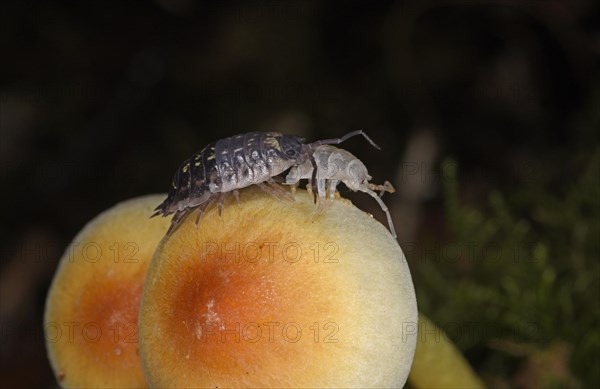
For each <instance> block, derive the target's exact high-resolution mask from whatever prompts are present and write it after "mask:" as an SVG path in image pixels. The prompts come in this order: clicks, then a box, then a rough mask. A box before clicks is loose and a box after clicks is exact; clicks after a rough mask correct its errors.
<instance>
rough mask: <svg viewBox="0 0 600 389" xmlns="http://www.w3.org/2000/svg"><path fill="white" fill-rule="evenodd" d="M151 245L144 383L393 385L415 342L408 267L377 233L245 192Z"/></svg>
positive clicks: (353, 215)
mask: <svg viewBox="0 0 600 389" xmlns="http://www.w3.org/2000/svg"><path fill="white" fill-rule="evenodd" d="M240 198H241V199H240V204H239V205H238V204H236V200H235V198H234V196H229V197H228V198H227V200H226V201H225V206H224V209H223V212H222V215H221V216H219V208H218V207H217V206H215V207H211V208H209V209H208V211H206V213H205V214H204V215H202V217H201V219H200V221H199V223H198V224H196V223H195V221H196V214H192V215H191V216H190V217H188V218H187V219H186V220H184V221H183V223H182V225H181V226H180V227H179V228H178V229H177V230H175V231H174V232H173V234H172V235H170V236H169V237H167V238H165V239H163V240H162V241H161V243H160V244H159V246H158V248H157V250H156V253H155V255H154V258H153V260H152V263H151V265H150V267H149V269H148V273H147V276H146V277H147V278H146V282H145V285H144V292H143V297H142V303H141V307H140V323H139V325H140V333H139V337H140V351H141V357H142V361H143V365H144V372H145V374H146V378H147V380H148V382H149V384H150V385H151V386H155V387H181V388H184V387H211V388H215V387H219V388H221V387H235V388H237V387H294V388H299V387H302V388H310V387H319V388H323V387H347V388H348V387H356V388H366V387H378V388H380V387H393V388H398V387H402V386H403V385H404V383H405V382H406V378H407V376H408V373H409V371H410V367H411V363H412V360H413V356H414V352H415V345H416V339H417V338H416V331H415V330H416V327H417V320H418V317H417V305H416V299H415V292H414V287H413V284H412V280H411V276H410V271H409V268H408V266H407V263H406V260H405V257H404V255H403V253H402V250H401V249H400V247H399V245H398V243H397V242H396V240H395V239H393V238H392V236H391V235H390V233H389V231H388V230H387V228H386V226H385V225H382V224H381V223H380V222H378V221H376V220H375V219H373V218H372V217H371V216H370V215H369V214H367V213H365V212H363V211H361V210H360V209H358V208H356V207H355V206H354V205H352V203H351V202H350V201H347V200H344V199H336V200H334V201H327V203H325V204H324V205H323V206H322V207H318V206H316V205H315V204H314V203H313V198H312V197H311V196H310V195H309V194H308V193H307V192H306V191H304V190H299V191H298V192H297V193H296V196H295V201H290V200H278V199H277V198H275V197H274V196H272V195H269V194H266V193H264V192H261V191H259V190H258V189H256V188H248V189H246V190H243V191H242V192H241V194H240Z"/></svg>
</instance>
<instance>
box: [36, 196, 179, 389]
mask: <svg viewBox="0 0 600 389" xmlns="http://www.w3.org/2000/svg"><path fill="white" fill-rule="evenodd" d="M163 198H164V195H150V196H144V197H140V198H136V199H132V200H129V201H126V202H123V203H120V204H118V205H116V206H114V207H112V208H111V209H109V210H107V211H105V212H103V213H102V214H100V215H98V216H97V217H96V218H94V219H93V220H92V221H90V222H89V223H88V224H87V225H86V227H85V228H84V229H83V230H82V231H81V232H80V233H79V234H78V235H77V236H76V237H75V239H74V240H73V242H72V243H71V244H70V245H69V247H67V250H66V251H65V254H64V255H63V257H62V259H61V262H60V265H59V268H58V270H57V272H56V275H55V276H54V279H53V281H52V286H51V288H50V291H49V293H48V298H47V301H46V310H45V314H44V328H45V332H46V343H47V347H48V356H49V358H50V361H51V363H52V367H53V369H54V371H55V374H56V377H57V380H58V381H59V383H60V384H61V385H62V386H65V387H143V386H145V379H144V376H143V371H142V367H141V362H140V359H139V350H138V317H139V303H140V300H141V294H142V288H143V282H144V276H145V273H146V269H147V267H148V265H149V263H150V258H151V257H152V254H153V253H154V250H155V248H156V246H157V245H158V242H159V240H160V239H161V238H162V237H163V236H164V234H165V232H166V230H167V228H168V226H169V220H168V219H163V218H154V219H150V218H149V215H151V214H152V210H153V209H154V207H156V204H158V203H159V202H160V201H161V200H162V199H163Z"/></svg>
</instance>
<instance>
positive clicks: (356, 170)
mask: <svg viewBox="0 0 600 389" xmlns="http://www.w3.org/2000/svg"><path fill="white" fill-rule="evenodd" d="M313 158H314V160H315V162H316V165H317V172H316V177H315V175H314V168H313V164H312V163H311V162H310V161H306V162H304V163H302V164H299V165H296V166H293V167H292V168H291V169H290V172H289V173H288V174H287V176H286V178H285V182H286V184H293V185H297V184H298V181H300V180H301V179H305V178H308V179H309V180H313V179H316V186H317V191H318V194H319V197H320V198H322V199H326V198H327V192H328V193H329V198H330V199H333V198H334V196H335V192H336V187H337V185H338V184H339V183H340V182H343V183H344V184H345V185H346V186H347V187H348V188H349V189H350V190H352V191H361V192H365V193H368V194H369V195H371V196H372V197H373V198H375V200H377V202H378V203H379V206H380V207H381V209H382V210H383V212H385V214H386V217H387V220H388V224H389V227H390V232H391V233H392V235H393V236H394V238H396V231H395V229H394V224H393V222H392V217H391V215H390V212H389V210H388V208H387V207H386V205H385V204H384V203H383V201H382V200H381V199H380V197H379V196H377V194H376V193H375V192H374V190H377V191H381V195H383V193H384V192H390V193H393V192H394V191H395V190H394V187H393V186H392V184H390V183H389V182H388V181H386V182H385V183H384V184H383V185H376V184H372V183H370V182H369V181H370V180H371V178H372V177H371V176H370V175H369V172H368V171H367V168H366V166H365V165H364V164H363V163H362V162H361V160H360V159H358V158H356V157H355V156H354V155H353V154H351V153H350V152H348V151H346V150H343V149H339V148H337V147H333V146H329V145H322V146H318V147H316V148H315V149H314V151H313ZM311 184H313V185H312V186H313V188H314V183H311Z"/></svg>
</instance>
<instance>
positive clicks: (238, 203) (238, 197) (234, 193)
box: [233, 189, 241, 207]
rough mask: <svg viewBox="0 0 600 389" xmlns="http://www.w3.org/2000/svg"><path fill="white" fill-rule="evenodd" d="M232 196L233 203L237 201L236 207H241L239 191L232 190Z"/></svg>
mask: <svg viewBox="0 0 600 389" xmlns="http://www.w3.org/2000/svg"><path fill="white" fill-rule="evenodd" d="M233 195H234V196H235V201H237V205H238V207H241V204H240V191H239V190H237V189H234V190H233Z"/></svg>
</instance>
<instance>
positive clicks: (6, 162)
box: [0, 0, 600, 387]
mask: <svg viewBox="0 0 600 389" xmlns="http://www.w3.org/2000/svg"><path fill="white" fill-rule="evenodd" d="M598 11H599V7H598V5H597V3H595V2H594V1H591V0H574V1H567V0H525V1H508V0H506V1H505V0H499V1H483V0H457V1H435V2H434V1H421V2H409V1H402V0H399V1H378V2H359V1H346V2H343V3H333V2H309V1H284V2H277V1H248V2H226V3H221V2H220V3H219V4H216V3H211V2H203V1H192V0H173V1H169V0H157V1H143V2H142V1H138V2H136V1H127V2H104V1H86V2H77V1H44V2H37V1H4V2H2V3H0V31H1V33H0V42H1V43H0V44H1V48H2V50H1V53H2V60H1V61H0V179H1V187H2V191H1V192H0V203H1V204H3V206H2V223H1V225H0V228H1V231H0V236H1V237H2V238H1V241H0V261H1V262H0V330H1V331H0V377H2V378H1V379H0V385H2V386H6V387H8V386H15V385H17V386H28V387H34V386H35V387H53V386H56V382H55V380H54V378H53V375H52V372H51V370H50V367H49V364H48V362H47V359H46V355H45V347H44V336H43V333H42V314H43V308H44V299H45V295H46V292H47V289H48V286H49V283H50V281H51V279H52V275H53V273H54V270H55V268H56V265H57V263H58V259H59V258H60V256H61V254H62V252H63V250H64V249H65V247H66V246H67V245H68V244H69V242H70V241H71V239H72V238H73V237H74V236H75V234H76V233H77V232H78V231H79V229H80V228H81V227H82V226H83V225H84V224H85V223H86V222H87V221H89V220H90V219H91V218H93V217H94V216H95V215H97V214H98V213H99V212H101V211H103V210H104V209H106V208H108V207H110V206H112V205H114V204H115V203H117V202H119V201H122V200H125V199H129V198H132V197H136V196H140V195H144V194H149V193H160V192H165V191H166V190H167V189H168V187H169V183H170V180H171V177H172V174H173V172H174V171H175V170H176V168H177V167H178V166H179V164H180V163H181V162H182V161H183V160H184V159H186V158H187V157H189V156H190V155H191V154H193V153H194V152H196V151H198V150H199V149H201V148H202V147H204V145H205V144H207V143H208V142H211V141H214V140H217V139H219V138H223V137H227V136H230V135H234V134H237V133H242V132H248V131H266V130H274V131H280V132H284V133H291V134H297V135H301V136H304V137H306V138H307V139H308V140H310V141H312V140H316V139H322V138H331V137H338V136H341V135H343V134H345V133H347V132H349V131H351V130H355V129H364V130H365V131H366V132H367V133H368V134H369V135H370V136H371V137H372V138H373V139H374V140H375V141H376V142H377V143H379V144H380V145H381V146H382V148H383V151H377V150H375V149H373V148H371V147H370V146H368V145H367V144H366V142H364V141H363V140H362V139H359V138H356V139H352V140H350V141H348V142H346V143H345V144H344V146H343V147H345V148H346V149H348V150H349V151H351V152H352V153H354V154H355V155H357V156H358V157H359V158H361V160H362V161H363V162H364V163H365V164H366V165H367V167H368V168H369V171H370V173H371V175H372V176H373V177H374V178H373V182H376V183H381V182H383V181H384V180H386V179H389V180H390V181H392V182H393V184H394V186H395V187H396V189H397V192H396V193H395V194H393V195H386V196H385V197H384V200H385V201H386V203H387V204H388V205H389V206H390V209H391V211H392V214H393V218H394V221H395V224H396V229H397V230H398V234H399V241H400V244H401V245H402V247H403V248H404V250H405V252H406V254H407V257H408V260H409V265H410V266H411V269H412V272H413V277H414V281H415V287H416V289H417V295H418V301H419V308H420V310H421V311H422V312H424V313H425V314H427V315H429V316H430V317H431V318H432V319H433V320H434V321H436V322H437V323H438V325H440V326H441V327H442V328H446V330H448V332H449V334H450V335H451V336H452V337H453V340H455V341H456V344H457V346H458V347H460V349H461V350H462V351H463V353H464V355H465V356H466V357H467V359H468V361H469V362H470V364H471V365H472V366H473V367H474V369H475V371H476V372H477V373H478V374H479V375H480V376H481V377H482V378H483V379H484V381H485V382H486V383H487V384H488V385H489V386H491V387H590V386H591V385H597V384H599V381H600V379H599V372H598V371H599V370H600V362H599V360H598V354H599V352H598V348H599V345H600V333H599V332H598V327H599V326H600V322H599V308H598V304H597V302H596V298H597V297H600V290H599V284H598V279H599V275H598V273H599V267H598V252H599V246H598V240H600V230H599V229H598V217H600V212H599V211H598V209H599V206H598V199H597V197H596V195H599V194H600V191H599V189H598V185H599V183H598V174H599V170H598V164H599V163H600V158H599V156H600V154H599V150H600V149H599V145H600V142H599V133H600V132H599V131H598V129H599V127H600V88H599V86H600V78H599V73H598V53H599V51H600V31H599V28H598V27H599V25H600V17H599V13H598ZM340 190H341V193H342V195H343V196H347V197H350V198H351V199H352V200H353V201H354V202H355V203H356V204H357V205H358V206H359V207H361V208H362V209H364V210H366V211H368V212H370V213H372V214H373V215H374V216H375V217H376V218H378V219H379V220H381V221H382V222H384V223H385V219H384V217H383V215H382V212H381V210H380V209H379V208H378V206H377V204H376V203H375V202H374V201H373V199H371V198H369V196H366V195H364V194H362V195H361V194H353V193H350V192H349V191H348V190H347V189H345V188H344V187H343V185H342V186H341V188H340ZM469 242H470V243H469ZM469 244H471V246H469ZM473 244H474V245H475V246H473ZM491 246H494V247H496V248H500V249H504V252H507V251H512V252H513V253H514V252H517V251H518V252H519V253H521V254H519V255H523V256H524V257H525V258H527V259H526V260H521V259H522V258H521V257H519V258H517V259H516V260H515V257H514V256H513V258H512V259H510V260H509V259H506V257H504V256H501V257H499V258H500V259H498V260H496V259H494V260H493V261H490V260H486V258H488V259H489V255H487V256H486V253H487V251H482V248H484V247H487V248H489V247H491ZM466 247H467V248H468V247H476V249H475V250H474V251H471V250H465V248H466ZM450 249H451V250H454V251H449V250H450ZM521 249H522V250H521ZM519 250H521V251H519ZM473 321H477V323H479V324H480V326H479V327H477V328H478V330H477V331H475V332H474V333H472V332H465V331H451V330H452V328H455V329H456V326H455V327H449V326H446V324H448V323H454V324H456V323H459V324H460V323H465V322H473ZM519 329H522V331H521V330H519Z"/></svg>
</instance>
